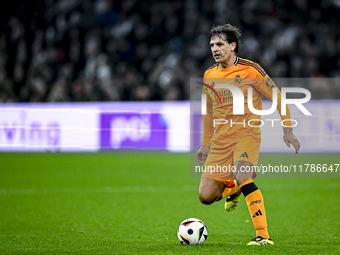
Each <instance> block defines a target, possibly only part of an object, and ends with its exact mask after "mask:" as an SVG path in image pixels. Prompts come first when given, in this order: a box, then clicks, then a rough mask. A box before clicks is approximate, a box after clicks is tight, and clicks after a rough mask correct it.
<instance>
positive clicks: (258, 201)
mask: <svg viewBox="0 0 340 255" xmlns="http://www.w3.org/2000/svg"><path fill="white" fill-rule="evenodd" d="M252 166H253V165H252V164H251V163H250V162H247V161H237V162H236V163H235V167H236V172H235V179H236V183H237V185H238V186H239V188H240V189H241V192H242V193H243V195H244V197H245V200H246V203H247V206H248V210H249V213H250V217H251V219H252V221H253V225H254V228H255V230H256V238H257V239H258V240H255V239H256V238H255V239H253V240H252V241H251V242H250V243H249V244H248V245H261V244H274V243H273V241H272V240H271V239H270V237H269V234H268V229H267V217H266V211H265V207H264V202H263V196H262V193H261V191H260V190H259V188H258V187H257V186H256V184H255V183H254V181H253V180H252V177H253V172H252V171H244V170H245V169H252Z"/></svg>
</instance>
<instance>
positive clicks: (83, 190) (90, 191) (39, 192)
mask: <svg viewBox="0 0 340 255" xmlns="http://www.w3.org/2000/svg"><path fill="white" fill-rule="evenodd" d="M197 189H198V186H196V185H195V186H194V185H191V186H182V187H176V186H115V187H98V188H60V189H58V188H55V189H0V195H44V194H98V193H99V194H105V193H133V192H138V193H142V192H146V193H150V192H151V193H152V192H169V191H172V190H181V191H194V190H197Z"/></svg>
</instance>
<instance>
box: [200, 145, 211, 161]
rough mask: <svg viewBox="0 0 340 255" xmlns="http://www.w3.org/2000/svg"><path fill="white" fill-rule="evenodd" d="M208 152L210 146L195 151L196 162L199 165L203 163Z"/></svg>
mask: <svg viewBox="0 0 340 255" xmlns="http://www.w3.org/2000/svg"><path fill="white" fill-rule="evenodd" d="M209 150H210V146H203V145H202V146H201V148H200V149H199V150H198V151H197V160H198V163H200V164H201V165H202V164H203V163H204V162H205V160H206V159H207V156H208V152H209Z"/></svg>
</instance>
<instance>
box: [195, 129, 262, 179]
mask: <svg viewBox="0 0 340 255" xmlns="http://www.w3.org/2000/svg"><path fill="white" fill-rule="evenodd" d="M260 144H261V140H260V136H259V135H258V136H254V135H248V136H245V137H244V138H241V139H239V140H237V141H235V142H232V143H229V144H228V145H227V146H226V147H217V146H214V145H212V147H211V150H210V152H209V154H208V157H207V160H206V162H205V164H204V172H203V173H202V176H201V179H215V180H217V181H221V182H224V183H225V184H227V183H234V175H233V172H235V167H234V165H235V162H237V161H247V162H249V163H251V164H252V165H253V166H256V165H257V162H258V159H259V154H260ZM255 176H256V175H254V176H253V177H254V178H255Z"/></svg>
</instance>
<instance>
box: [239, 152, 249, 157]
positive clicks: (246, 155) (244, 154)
mask: <svg viewBox="0 0 340 255" xmlns="http://www.w3.org/2000/svg"><path fill="white" fill-rule="evenodd" d="M240 158H249V157H248V154H247V152H244V153H243V154H242V155H241V156H240Z"/></svg>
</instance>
